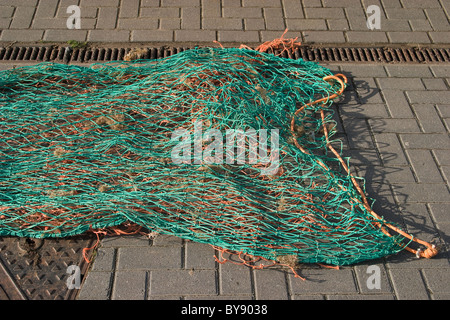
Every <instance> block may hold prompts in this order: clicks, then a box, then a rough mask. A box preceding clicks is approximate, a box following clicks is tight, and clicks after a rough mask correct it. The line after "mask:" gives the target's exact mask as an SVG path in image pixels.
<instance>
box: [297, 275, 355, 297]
mask: <svg viewBox="0 0 450 320" xmlns="http://www.w3.org/2000/svg"><path fill="white" fill-rule="evenodd" d="M301 276H302V277H304V278H306V280H305V281H303V280H301V279H299V278H294V276H293V275H291V274H290V275H289V281H290V286H291V290H292V293H293V294H294V295H295V297H297V295H299V296H303V295H311V294H333V293H341V294H348V293H357V292H358V291H357V290H358V289H357V286H356V283H355V277H354V275H353V271H352V270H351V269H343V268H341V269H340V270H334V269H304V270H302V272H301Z"/></svg>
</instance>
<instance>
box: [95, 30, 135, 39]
mask: <svg viewBox="0 0 450 320" xmlns="http://www.w3.org/2000/svg"><path fill="white" fill-rule="evenodd" d="M88 41H91V42H128V41H130V31H129V30H108V32H105V30H90V31H89V33H88Z"/></svg>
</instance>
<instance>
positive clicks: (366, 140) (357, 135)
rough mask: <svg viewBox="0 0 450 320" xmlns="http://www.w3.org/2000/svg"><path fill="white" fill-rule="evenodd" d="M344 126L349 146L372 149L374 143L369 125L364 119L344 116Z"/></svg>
mask: <svg viewBox="0 0 450 320" xmlns="http://www.w3.org/2000/svg"><path fill="white" fill-rule="evenodd" d="M343 124H344V128H345V130H346V133H347V137H348V141H349V145H350V148H352V149H373V148H374V143H373V140H372V136H371V134H370V130H369V126H368V125H367V122H366V120H365V119H357V118H344V119H343Z"/></svg>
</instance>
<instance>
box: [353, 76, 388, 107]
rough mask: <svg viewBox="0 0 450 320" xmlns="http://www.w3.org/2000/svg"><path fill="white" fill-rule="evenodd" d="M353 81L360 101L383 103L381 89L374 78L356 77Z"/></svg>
mask: <svg viewBox="0 0 450 320" xmlns="http://www.w3.org/2000/svg"><path fill="white" fill-rule="evenodd" d="M353 83H354V85H355V88H356V92H357V93H358V96H359V98H358V101H359V102H360V103H362V104H366V103H377V104H380V103H383V102H384V101H383V99H382V98H381V95H380V94H379V93H380V89H379V88H378V86H377V84H376V82H375V80H374V79H373V78H355V79H354V80H353Z"/></svg>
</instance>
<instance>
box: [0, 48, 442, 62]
mask: <svg viewBox="0 0 450 320" xmlns="http://www.w3.org/2000/svg"><path fill="white" fill-rule="evenodd" d="M189 49H190V48H189V47H168V46H167V47H166V46H163V47H152V48H147V52H146V54H144V55H143V56H142V58H143V59H158V58H164V57H167V56H170V55H173V54H176V53H179V52H182V51H185V50H189ZM130 50H131V49H130V48H104V47H102V48H90V47H85V48H72V47H63V46H54V45H53V46H29V47H20V46H17V47H0V61H2V60H7V61H59V62H64V63H70V62H72V63H73V62H79V63H90V62H92V63H93V62H101V61H112V60H123V58H124V56H125V55H126V54H127V53H128V52H129V51H130ZM279 53H280V52H275V54H279ZM281 56H283V57H285V58H293V59H300V58H302V59H304V60H307V61H315V62H368V63H440V62H450V48H423V47H421V48H394V47H373V48H372V47H311V46H302V47H300V48H298V49H297V50H296V51H295V54H294V56H288V54H287V52H284V53H283V54H281Z"/></svg>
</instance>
